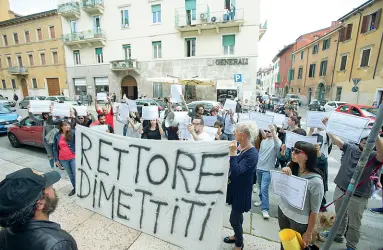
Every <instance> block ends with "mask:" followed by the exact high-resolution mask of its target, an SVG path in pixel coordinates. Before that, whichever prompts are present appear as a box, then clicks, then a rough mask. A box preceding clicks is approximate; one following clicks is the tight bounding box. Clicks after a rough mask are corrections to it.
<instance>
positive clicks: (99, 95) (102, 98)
mask: <svg viewBox="0 0 383 250" xmlns="http://www.w3.org/2000/svg"><path fill="white" fill-rule="evenodd" d="M107 99H108V98H107V95H106V93H105V92H100V93H97V101H106V100H107Z"/></svg>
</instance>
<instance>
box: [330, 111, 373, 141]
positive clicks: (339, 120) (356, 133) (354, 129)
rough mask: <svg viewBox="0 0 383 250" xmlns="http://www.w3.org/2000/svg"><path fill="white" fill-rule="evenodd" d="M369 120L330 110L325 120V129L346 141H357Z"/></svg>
mask: <svg viewBox="0 0 383 250" xmlns="http://www.w3.org/2000/svg"><path fill="white" fill-rule="evenodd" d="M369 122H370V120H369V119H368V118H362V117H358V116H354V115H348V114H343V113H340V112H331V114H330V116H329V118H328V121H327V126H326V131H327V132H328V133H331V134H334V135H337V136H339V137H342V138H344V139H346V140H348V141H351V142H356V143H359V141H360V139H361V136H362V134H363V132H364V131H365V129H366V128H367V125H368V123H369Z"/></svg>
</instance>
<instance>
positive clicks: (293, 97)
mask: <svg viewBox="0 0 383 250" xmlns="http://www.w3.org/2000/svg"><path fill="white" fill-rule="evenodd" d="M285 101H287V102H292V101H295V102H298V105H299V106H301V105H302V102H301V98H299V95H295V94H287V95H286V96H285Z"/></svg>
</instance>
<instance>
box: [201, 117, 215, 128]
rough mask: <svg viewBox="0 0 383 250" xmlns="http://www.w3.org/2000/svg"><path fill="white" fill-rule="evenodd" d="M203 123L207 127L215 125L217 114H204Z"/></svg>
mask: <svg viewBox="0 0 383 250" xmlns="http://www.w3.org/2000/svg"><path fill="white" fill-rule="evenodd" d="M202 119H203V123H204V124H205V126H206V127H214V123H215V122H216V121H217V116H207V115H204V116H202Z"/></svg>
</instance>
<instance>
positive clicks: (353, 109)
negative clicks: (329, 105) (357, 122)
mask: <svg viewBox="0 0 383 250" xmlns="http://www.w3.org/2000/svg"><path fill="white" fill-rule="evenodd" d="M350 114H351V115H356V116H362V112H361V111H360V110H359V108H357V107H355V106H353V107H351V108H350Z"/></svg>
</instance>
